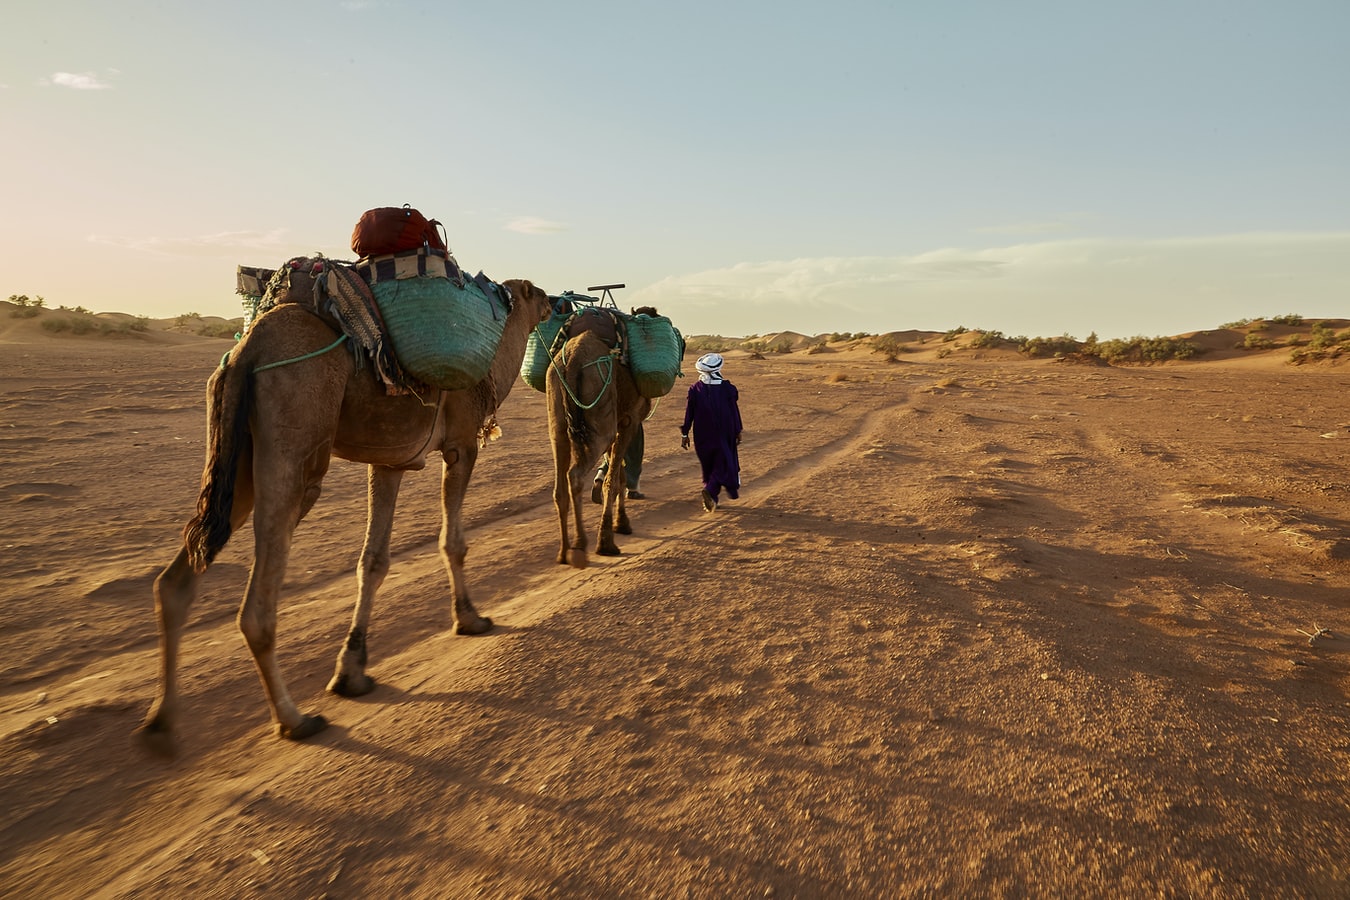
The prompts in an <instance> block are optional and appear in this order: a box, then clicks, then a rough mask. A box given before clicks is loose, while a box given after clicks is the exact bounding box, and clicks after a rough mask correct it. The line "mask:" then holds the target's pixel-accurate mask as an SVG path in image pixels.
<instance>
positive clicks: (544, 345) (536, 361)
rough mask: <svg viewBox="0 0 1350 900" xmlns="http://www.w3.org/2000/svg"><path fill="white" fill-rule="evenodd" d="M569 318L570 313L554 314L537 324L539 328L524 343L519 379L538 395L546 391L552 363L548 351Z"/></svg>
mask: <svg viewBox="0 0 1350 900" xmlns="http://www.w3.org/2000/svg"><path fill="white" fill-rule="evenodd" d="M570 317H571V314H570V313H554V314H553V315H551V316H549V317H548V318H547V319H545V320H544V321H542V322H540V323H539V327H537V328H535V329H534V330H533V331H531V332H530V337H529V339H528V340H526V342H525V358H524V359H522V360H521V361H520V377H521V378H523V379H525V383H526V384H528V385H529V386H530V387H532V388H534V389H535V390H536V391H539V392H540V393H544V392H545V391H547V390H548V367H549V363H550V362H551V361H552V357H550V356H549V352H548V351H549V349H550V348H551V347H552V346H553V341H554V339H555V338H557V336H558V332H559V331H562V327H563V324H564V323H565V322H566V321H567V320H568V319H569V318H570Z"/></svg>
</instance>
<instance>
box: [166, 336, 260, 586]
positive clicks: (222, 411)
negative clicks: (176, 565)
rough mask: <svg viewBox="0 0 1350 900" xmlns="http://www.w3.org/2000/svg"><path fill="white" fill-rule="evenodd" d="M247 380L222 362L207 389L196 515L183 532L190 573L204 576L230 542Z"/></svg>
mask: <svg viewBox="0 0 1350 900" xmlns="http://www.w3.org/2000/svg"><path fill="white" fill-rule="evenodd" d="M251 382H252V378H251V377H250V376H249V373H248V372H247V371H246V370H245V369H244V368H243V367H242V366H241V365H240V364H239V363H238V362H234V363H225V364H222V366H221V367H220V368H219V369H217V370H216V371H215V373H214V374H213V375H212V376H211V381H210V383H209V384H208V385H207V386H206V465H205V467H204V468H203V470H202V491H201V494H199V495H198V497H197V514H196V515H195V516H193V517H192V521H190V522H188V523H187V525H185V526H184V527H183V545H184V547H186V549H187V554H188V561H189V562H190V563H191V564H192V569H193V571H195V572H204V571H206V567H207V566H209V565H210V564H211V562H212V560H214V559H215V558H216V554H217V553H219V552H220V550H221V548H222V547H224V546H225V544H226V543H227V542H228V541H229V540H230V535H231V534H232V533H233V531H234V528H233V526H232V524H231V514H232V513H233V512H234V489H235V478H236V476H237V474H238V472H239V457H240V454H242V453H243V452H244V448H245V447H247V446H248V441H249V430H248V418H249V402H250V398H251V397H252V396H253V391H252V389H251V388H252V385H251Z"/></svg>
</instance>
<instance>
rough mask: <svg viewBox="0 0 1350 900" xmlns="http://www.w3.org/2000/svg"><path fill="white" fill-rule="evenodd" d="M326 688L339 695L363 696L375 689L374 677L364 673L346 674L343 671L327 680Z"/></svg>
mask: <svg viewBox="0 0 1350 900" xmlns="http://www.w3.org/2000/svg"><path fill="white" fill-rule="evenodd" d="M328 690H329V691H330V692H331V693H334V694H337V695H338V696H339V697H364V696H365V695H366V694H369V693H370V692H371V691H373V690H375V679H374V678H371V677H370V676H369V675H365V674H358V675H348V674H347V673H345V672H344V673H342V674H341V675H334V676H333V680H332V681H330V682H328Z"/></svg>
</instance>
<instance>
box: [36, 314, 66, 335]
mask: <svg viewBox="0 0 1350 900" xmlns="http://www.w3.org/2000/svg"><path fill="white" fill-rule="evenodd" d="M42 330H43V331H51V332H54V333H56V334H60V333H61V332H63V331H69V330H70V320H69V319H67V318H66V317H65V316H52V317H51V318H48V319H43V320H42Z"/></svg>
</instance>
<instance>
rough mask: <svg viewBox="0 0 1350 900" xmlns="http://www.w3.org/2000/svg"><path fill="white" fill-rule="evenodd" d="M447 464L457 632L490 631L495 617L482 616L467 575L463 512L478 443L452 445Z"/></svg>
mask: <svg viewBox="0 0 1350 900" xmlns="http://www.w3.org/2000/svg"><path fill="white" fill-rule="evenodd" d="M442 455H443V456H444V457H445V465H444V468H443V469H442V470H441V560H442V561H443V562H444V563H445V570H446V571H447V572H448V573H449V574H450V590H451V591H452V592H453V593H454V596H455V634H486V633H487V632H488V631H491V630H492V620H491V619H489V618H488V617H486V616H480V615H479V614H478V610H476V609H474V606H473V602H472V601H471V600H470V599H469V589H468V585H467V581H466V579H465V577H464V556H465V554H466V553H468V551H469V545H468V542H467V541H466V540H465V539H464V527H463V524H462V523H461V522H460V512H461V510H462V509H463V507H464V492H465V491H466V490H468V487H469V476H470V475H472V474H473V465H474V463H475V462H477V461H478V443H477V441H470V442H469V443H468V444H467V445H460V446H459V447H456V448H448V449H446V450H444V451H443V452H442Z"/></svg>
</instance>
